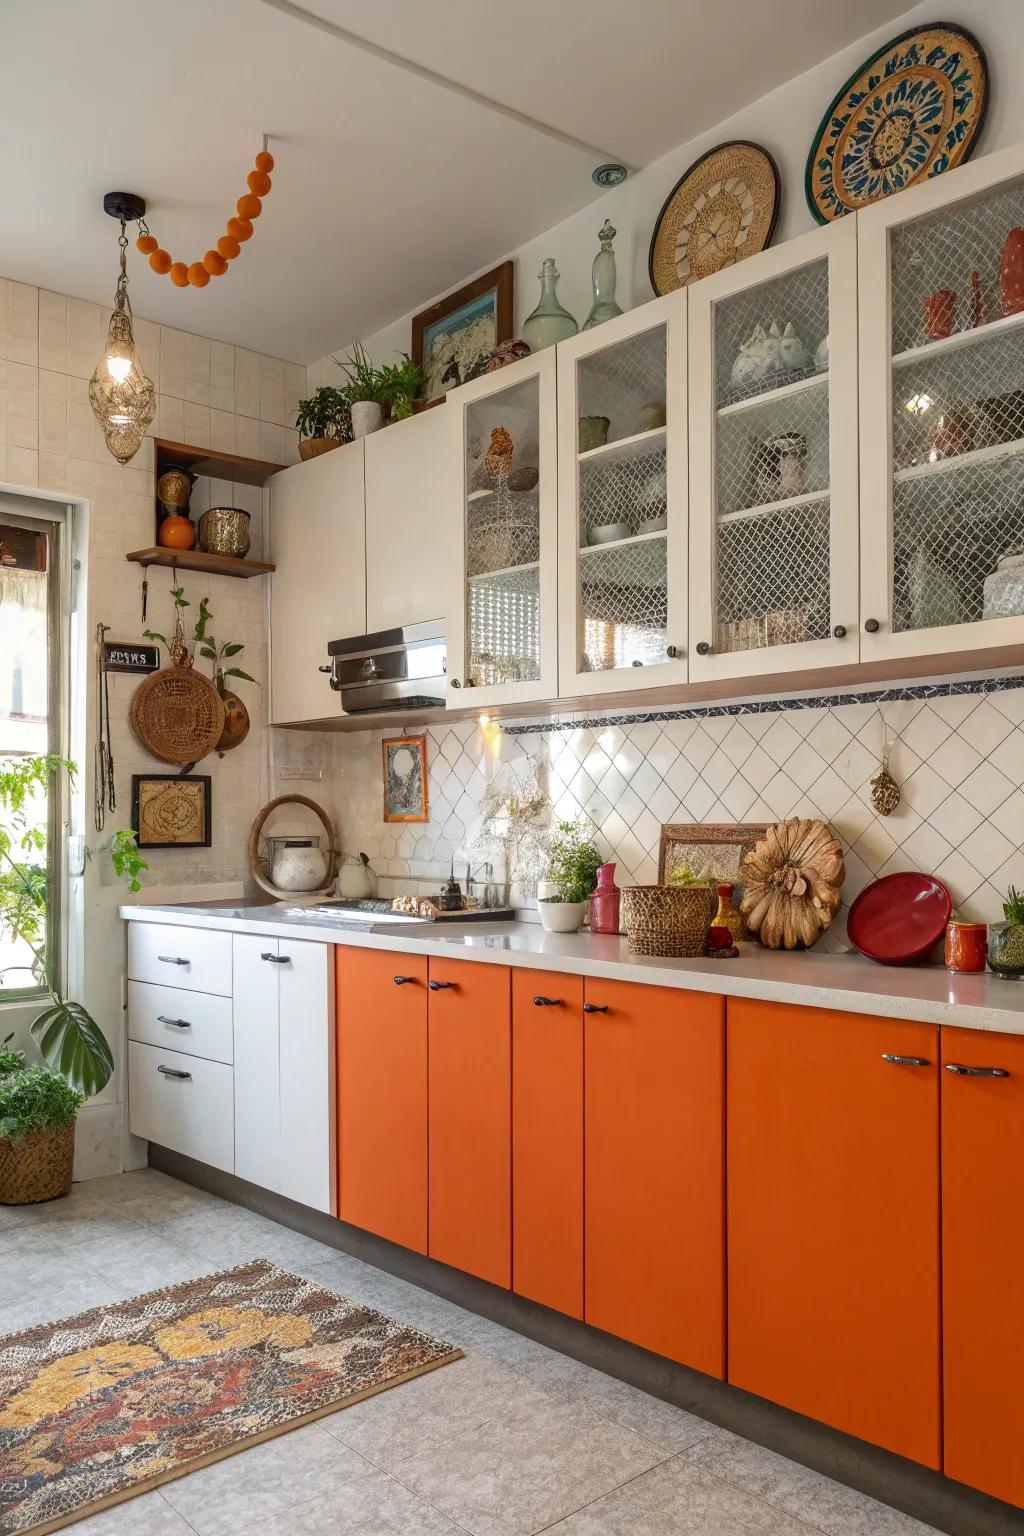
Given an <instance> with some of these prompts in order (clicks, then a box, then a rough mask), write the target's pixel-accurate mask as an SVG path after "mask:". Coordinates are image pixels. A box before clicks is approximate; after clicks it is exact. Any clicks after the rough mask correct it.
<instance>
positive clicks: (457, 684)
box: [449, 677, 462, 688]
mask: <svg viewBox="0 0 1024 1536" xmlns="http://www.w3.org/2000/svg"><path fill="white" fill-rule="evenodd" d="M449 686H450V687H452V688H461V687H462V684H461V683H460V682H459V679H458V678H457V677H453V678H452V679H451V683H450V685H449Z"/></svg>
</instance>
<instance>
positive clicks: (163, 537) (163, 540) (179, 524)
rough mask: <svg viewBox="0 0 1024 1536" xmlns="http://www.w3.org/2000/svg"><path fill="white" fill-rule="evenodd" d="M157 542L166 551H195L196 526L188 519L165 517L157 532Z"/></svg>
mask: <svg viewBox="0 0 1024 1536" xmlns="http://www.w3.org/2000/svg"><path fill="white" fill-rule="evenodd" d="M156 541H157V543H158V544H162V545H163V547H164V549H194V548H195V542H196V528H195V524H194V523H193V522H192V521H191V520H190V519H189V518H187V517H165V518H164V520H163V522H162V523H161V524H160V527H159V529H158V530H157V536H156Z"/></svg>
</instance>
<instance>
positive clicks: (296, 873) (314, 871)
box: [270, 837, 327, 891]
mask: <svg viewBox="0 0 1024 1536" xmlns="http://www.w3.org/2000/svg"><path fill="white" fill-rule="evenodd" d="M318 842H319V839H318V838H312V837H294V838H292V837H282V838H275V839H274V856H273V860H272V862H271V866H270V878H271V881H272V882H273V884H274V885H275V886H276V887H277V889H278V890H279V891H316V890H320V889H321V888H322V887H323V885H324V882H325V880H326V879H327V857H326V855H325V854H324V853H323V852H322V851H321V849H320V848H319V847H318V846H317V845H318Z"/></svg>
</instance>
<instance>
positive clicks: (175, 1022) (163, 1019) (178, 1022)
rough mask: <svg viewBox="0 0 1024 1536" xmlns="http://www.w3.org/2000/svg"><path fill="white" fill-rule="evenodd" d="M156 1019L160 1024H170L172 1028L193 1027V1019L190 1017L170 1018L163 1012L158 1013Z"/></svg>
mask: <svg viewBox="0 0 1024 1536" xmlns="http://www.w3.org/2000/svg"><path fill="white" fill-rule="evenodd" d="M156 1021H157V1023H158V1024H169V1025H170V1026H171V1028H172V1029H191V1028H192V1024H191V1021H190V1020H189V1019H169V1018H167V1016H166V1015H165V1014H162V1013H158V1014H157V1016H156Z"/></svg>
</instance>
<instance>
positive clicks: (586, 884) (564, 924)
mask: <svg viewBox="0 0 1024 1536" xmlns="http://www.w3.org/2000/svg"><path fill="white" fill-rule="evenodd" d="M603 862H604V860H603V859H602V857H601V855H600V853H598V851H597V847H596V845H595V843H594V841H593V839H592V838H591V837H590V834H589V833H588V832H587V830H586V828H585V827H584V826H583V825H582V824H581V823H580V822H576V821H560V822H559V823H558V827H557V833H556V836H555V837H554V839H553V840H552V842H551V846H550V847H549V849H548V867H547V879H548V880H549V881H551V882H553V883H554V886H555V890H556V894H555V895H554V896H541V897H539V898H538V901H537V906H538V908H539V910H540V920H541V923H542V924H543V927H544V930H545V932H547V933H575V932H576V930H577V928H578V927H579V926H580V924H581V923H582V921H583V914H584V913H585V912H586V910H587V898H588V896H589V895H590V893H591V891H593V890H595V889H596V887H597V872H598V870H599V869H600V867H601V865H602V864H603ZM548 888H550V887H548Z"/></svg>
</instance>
